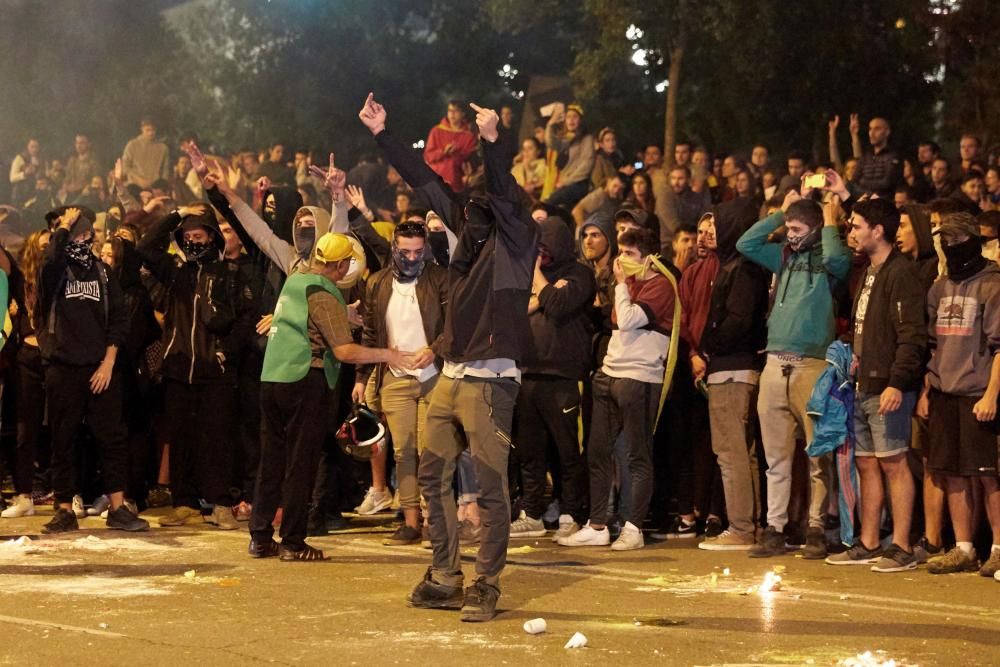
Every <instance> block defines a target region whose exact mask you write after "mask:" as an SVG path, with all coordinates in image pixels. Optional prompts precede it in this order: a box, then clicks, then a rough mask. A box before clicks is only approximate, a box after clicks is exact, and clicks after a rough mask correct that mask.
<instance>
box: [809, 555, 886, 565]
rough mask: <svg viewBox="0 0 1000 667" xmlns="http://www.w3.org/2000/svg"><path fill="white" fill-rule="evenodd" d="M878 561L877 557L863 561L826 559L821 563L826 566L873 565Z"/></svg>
mask: <svg viewBox="0 0 1000 667" xmlns="http://www.w3.org/2000/svg"><path fill="white" fill-rule="evenodd" d="M878 561H879V557H875V558H866V559H864V560H830V559H829V558H826V559H824V561H823V562H824V563H826V564H827V565H874V564H875V563H877V562H878Z"/></svg>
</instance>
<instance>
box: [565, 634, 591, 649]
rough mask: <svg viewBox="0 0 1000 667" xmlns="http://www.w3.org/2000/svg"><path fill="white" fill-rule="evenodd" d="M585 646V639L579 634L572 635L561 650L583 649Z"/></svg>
mask: <svg viewBox="0 0 1000 667" xmlns="http://www.w3.org/2000/svg"><path fill="white" fill-rule="evenodd" d="M586 645H587V638H586V637H585V636H584V635H583V634H582V633H579V632H576V633H574V634H573V636H572V637H570V638H569V641H568V642H566V645H565V646H563V648H583V647H584V646H586Z"/></svg>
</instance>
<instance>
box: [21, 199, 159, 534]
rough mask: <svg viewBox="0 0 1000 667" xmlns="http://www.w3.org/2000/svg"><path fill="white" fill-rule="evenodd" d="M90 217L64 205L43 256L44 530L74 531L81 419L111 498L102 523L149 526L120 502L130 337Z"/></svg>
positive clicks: (120, 299) (124, 475)
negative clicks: (48, 492) (125, 358)
mask: <svg viewBox="0 0 1000 667" xmlns="http://www.w3.org/2000/svg"><path fill="white" fill-rule="evenodd" d="M94 217H95V216H94V214H93V212H91V211H90V210H88V209H79V208H68V209H66V210H65V211H64V212H63V214H62V215H61V216H59V221H58V227H57V228H56V230H55V231H54V232H53V233H52V240H51V242H50V243H49V247H48V248H47V249H46V252H45V263H44V264H43V266H42V276H41V278H42V280H41V283H42V289H41V295H40V296H41V298H40V302H39V313H40V314H41V316H42V322H41V326H40V327H39V339H40V340H39V342H40V344H41V352H42V359H43V361H44V362H45V364H46V370H45V391H46V395H47V397H48V406H49V424H51V426H52V488H53V490H54V491H55V499H56V505H57V507H58V509H57V510H56V514H55V516H54V517H53V518H52V520H51V521H49V522H48V523H47V524H45V527H44V528H43V529H42V531H43V532H45V533H61V532H66V531H70V530H77V529H78V528H79V525H78V524H77V521H76V516H75V515H74V514H73V512H72V501H73V496H74V495H75V494H76V484H77V479H76V478H77V470H76V461H77V456H76V440H77V433H78V431H79V430H80V426H81V424H83V422H84V420H86V422H87V425H88V426H89V427H90V429H91V431H92V432H93V434H94V439H95V440H97V444H98V447H99V448H100V455H101V477H102V479H103V480H104V484H105V486H106V487H107V494H108V496H109V497H110V498H111V511H110V512H108V519H107V525H108V527H109V528H117V529H119V530H128V531H139V530H146V529H147V528H149V524H148V523H146V522H145V521H143V520H142V519H140V518H138V517H137V516H135V515H134V514H132V512H131V511H129V509H128V508H127V507H126V506H125V505H124V502H125V493H124V492H125V487H126V485H127V484H128V472H129V464H128V448H127V444H126V437H127V431H126V429H125V422H124V420H123V419H122V394H121V391H122V380H121V374H120V372H118V370H117V369H116V368H115V359H116V358H117V356H118V350H119V348H120V347H121V346H122V345H123V344H124V343H125V342H126V336H127V335H128V324H129V323H128V314H127V312H126V309H125V301H124V297H123V296H122V291H121V286H120V285H119V284H118V281H117V280H116V279H115V276H114V274H112V273H110V272H109V271H108V270H107V269H106V268H105V266H104V264H103V263H102V262H99V261H97V258H96V257H94V254H93V252H92V250H91V241H92V239H93V235H94V230H93V223H94Z"/></svg>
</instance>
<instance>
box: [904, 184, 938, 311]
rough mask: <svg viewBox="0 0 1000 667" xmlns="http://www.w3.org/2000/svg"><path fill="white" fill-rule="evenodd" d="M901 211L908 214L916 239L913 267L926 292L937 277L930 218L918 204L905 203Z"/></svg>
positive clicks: (936, 262) (935, 253)
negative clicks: (915, 256)
mask: <svg viewBox="0 0 1000 667" xmlns="http://www.w3.org/2000/svg"><path fill="white" fill-rule="evenodd" d="M903 213H905V214H906V215H907V216H909V218H910V224H911V225H912V226H913V235H914V237H916V239H917V258H916V259H915V260H913V269H914V271H916V273H917V275H918V276H919V277H920V284H921V285H922V286H923V288H924V291H925V292H927V291H928V290H930V288H931V285H933V284H934V281H935V280H937V279H938V256H937V251H936V250H935V249H934V236H933V235H932V234H931V219H930V216H928V215H927V213H925V212H924V207H923V206H920V205H918V204H907V205H906V206H904V207H903Z"/></svg>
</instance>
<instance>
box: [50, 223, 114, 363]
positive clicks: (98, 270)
mask: <svg viewBox="0 0 1000 667" xmlns="http://www.w3.org/2000/svg"><path fill="white" fill-rule="evenodd" d="M69 238H70V232H69V231H68V230H66V229H57V230H56V231H55V232H53V233H52V240H51V241H50V242H49V247H48V248H47V249H46V251H45V262H44V264H43V265H42V276H41V278H42V279H41V281H40V282H41V284H40V290H39V291H40V294H39V309H38V314H39V316H40V319H41V322H40V326H39V328H38V329H39V332H38V338H39V340H38V342H39V345H40V347H41V352H42V359H44V360H45V361H46V362H49V363H52V362H57V363H61V364H66V365H69V366H97V365H98V364H100V363H101V362H102V361H103V360H104V355H105V353H106V352H107V347H108V346H109V345H115V346H117V347H118V348H121V347H122V346H123V345H124V344H125V340H126V338H127V336H128V315H127V313H126V311H125V300H124V298H123V297H122V290H121V286H120V285H119V284H118V280H117V279H116V278H115V276H114V275H113V274H112V273H111V272H110V271H108V269H107V267H105V266H104V263H103V262H100V261H98V260H97V258H96V257H95V258H94V260H93V262H91V265H90V268H88V269H84V268H83V267H82V266H80V265H79V264H76V263H71V262H69V261H67V259H66V244H67V242H68V241H69Z"/></svg>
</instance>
